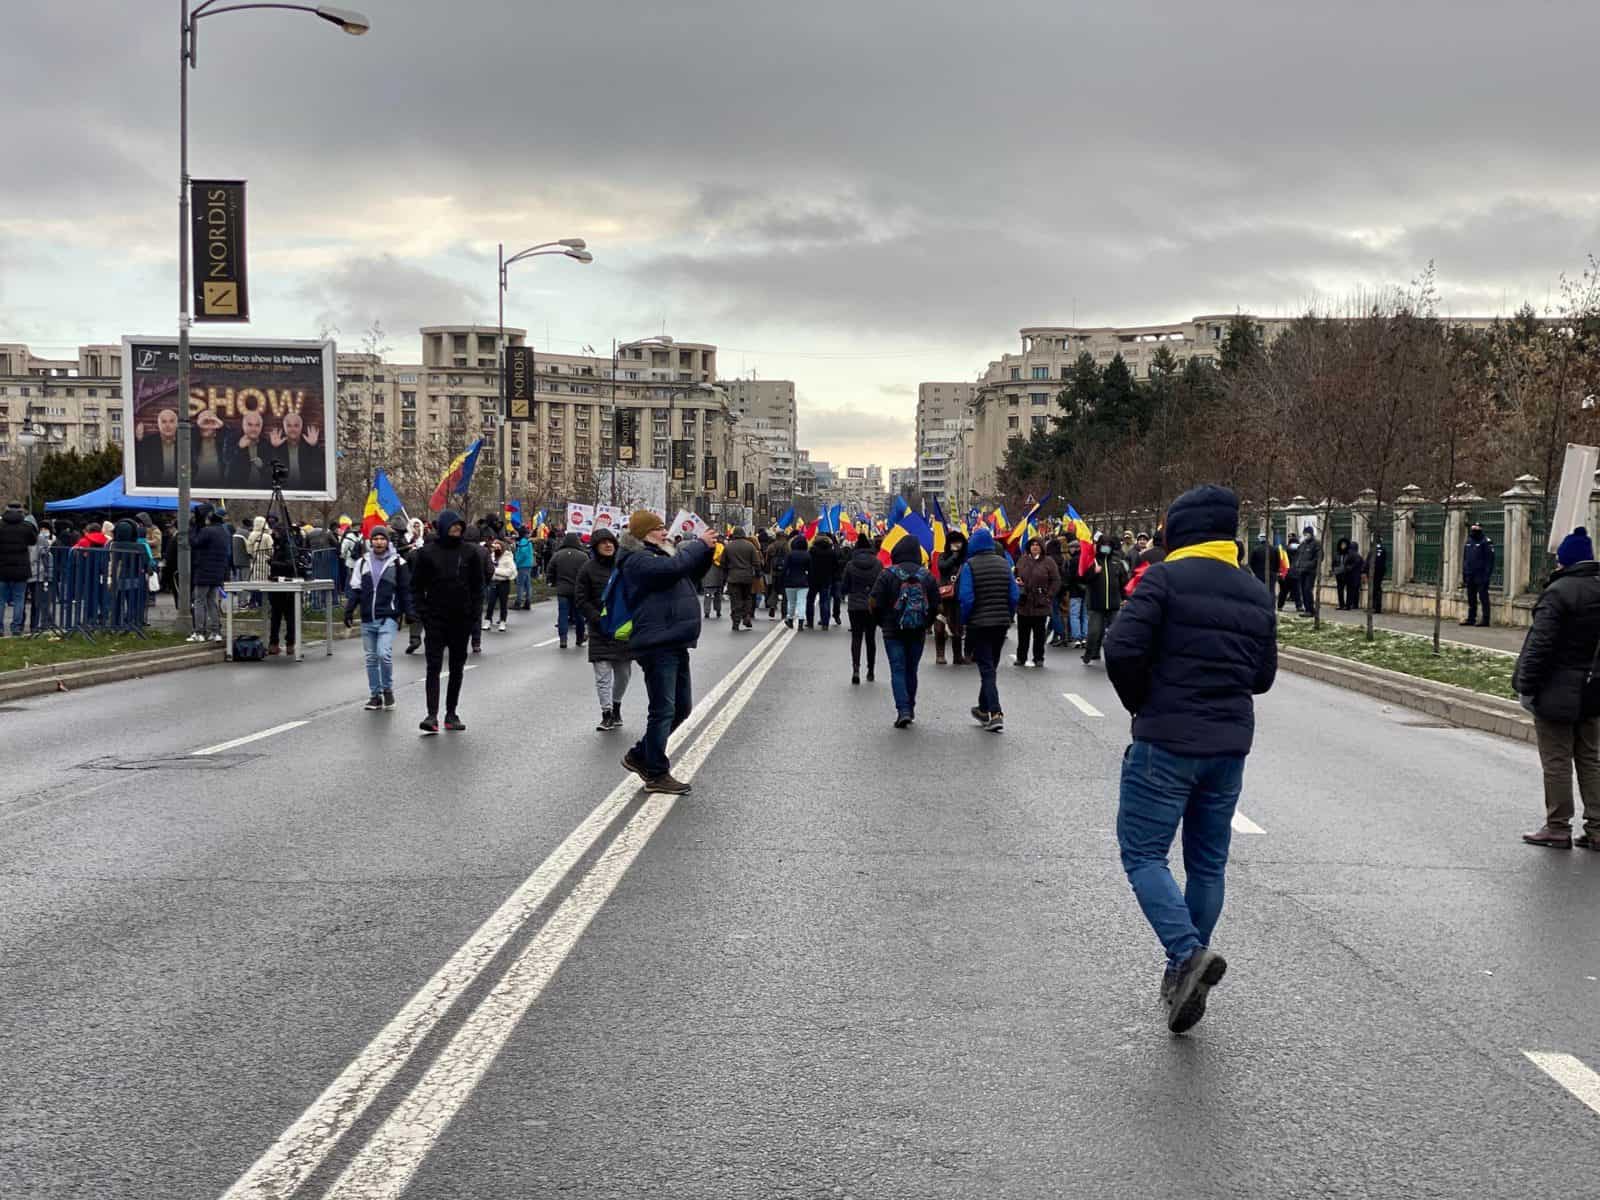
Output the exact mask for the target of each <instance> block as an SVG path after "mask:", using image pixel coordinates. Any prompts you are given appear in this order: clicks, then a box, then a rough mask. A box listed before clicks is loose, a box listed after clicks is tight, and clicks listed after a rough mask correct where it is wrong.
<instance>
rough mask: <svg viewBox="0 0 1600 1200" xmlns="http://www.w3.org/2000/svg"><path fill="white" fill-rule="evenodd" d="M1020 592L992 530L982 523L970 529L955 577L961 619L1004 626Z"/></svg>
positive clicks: (977, 625)
mask: <svg viewBox="0 0 1600 1200" xmlns="http://www.w3.org/2000/svg"><path fill="white" fill-rule="evenodd" d="M896 548H897V549H898V544H897V546H896ZM1021 594H1022V592H1021V589H1020V588H1019V587H1018V586H1017V577H1016V576H1015V575H1013V574H1012V572H1011V563H1010V560H1008V559H1007V558H1006V556H1005V553H1004V552H1003V551H1002V550H1001V549H1000V547H999V546H997V545H996V544H995V540H994V534H992V533H990V532H989V530H988V529H987V528H986V527H983V526H980V527H979V528H977V529H974V530H973V531H972V540H971V541H969V542H968V543H967V561H966V563H965V565H964V566H962V568H961V574H960V576H959V577H958V578H957V580H956V597H957V599H958V600H960V602H961V623H962V624H963V625H967V626H971V627H973V628H976V629H985V628H1004V627H1005V626H1008V625H1010V624H1011V618H1012V617H1013V616H1014V615H1015V614H1016V611H1017V601H1018V600H1019V599H1020V598H1021Z"/></svg>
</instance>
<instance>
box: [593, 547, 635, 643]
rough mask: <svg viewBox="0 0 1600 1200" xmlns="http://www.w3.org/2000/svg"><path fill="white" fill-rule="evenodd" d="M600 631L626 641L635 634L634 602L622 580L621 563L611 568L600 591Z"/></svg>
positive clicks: (618, 640) (614, 639)
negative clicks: (630, 598)
mask: <svg viewBox="0 0 1600 1200" xmlns="http://www.w3.org/2000/svg"><path fill="white" fill-rule="evenodd" d="M600 631H601V632H602V633H604V634H605V635H606V636H607V637H609V638H610V639H611V640H612V641H615V642H625V641H627V640H628V639H629V638H630V637H632V636H633V603H632V602H631V601H630V600H629V598H628V588H627V586H626V585H625V584H624V583H623V582H622V564H621V563H618V564H617V565H616V566H615V567H613V568H612V569H611V575H610V577H609V578H608V579H607V580H606V586H605V589H604V590H603V591H602V592H601V593H600Z"/></svg>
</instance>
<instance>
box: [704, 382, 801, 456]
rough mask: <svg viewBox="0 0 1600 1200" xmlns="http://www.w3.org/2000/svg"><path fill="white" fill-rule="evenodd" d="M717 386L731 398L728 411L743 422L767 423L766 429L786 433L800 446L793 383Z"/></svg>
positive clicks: (719, 384)
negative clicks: (779, 430)
mask: <svg viewBox="0 0 1600 1200" xmlns="http://www.w3.org/2000/svg"><path fill="white" fill-rule="evenodd" d="M717 386H718V387H720V388H722V390H723V391H724V392H726V393H727V395H728V411H729V412H730V413H732V414H734V415H735V416H736V417H738V418H739V419H740V420H741V421H764V422H766V425H765V426H764V427H765V428H769V429H781V430H783V431H784V432H786V433H787V434H788V435H789V444H790V445H791V446H793V445H797V444H798V443H799V440H800V426H799V420H798V414H797V411H796V409H795V400H794V381H793V380H791V379H723V380H720V381H718V385H717Z"/></svg>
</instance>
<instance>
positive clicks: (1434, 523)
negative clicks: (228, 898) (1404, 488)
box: [1411, 504, 1444, 584]
mask: <svg viewBox="0 0 1600 1200" xmlns="http://www.w3.org/2000/svg"><path fill="white" fill-rule="evenodd" d="M1412 530H1413V533H1414V537H1413V538H1412V558H1411V579H1412V581H1413V582H1415V583H1427V584H1436V583H1438V582H1439V573H1440V572H1441V571H1443V570H1444V505H1442V504H1424V505H1421V506H1419V507H1418V508H1417V510H1416V515H1415V518H1414V520H1413V524H1412Z"/></svg>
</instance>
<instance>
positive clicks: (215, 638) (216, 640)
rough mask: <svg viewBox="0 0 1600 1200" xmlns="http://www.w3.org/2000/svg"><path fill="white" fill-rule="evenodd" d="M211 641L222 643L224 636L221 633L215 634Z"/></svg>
mask: <svg viewBox="0 0 1600 1200" xmlns="http://www.w3.org/2000/svg"><path fill="white" fill-rule="evenodd" d="M210 640H211V641H213V642H220V641H221V640H222V635H221V634H220V633H213V634H212V635H211V638H210Z"/></svg>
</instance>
